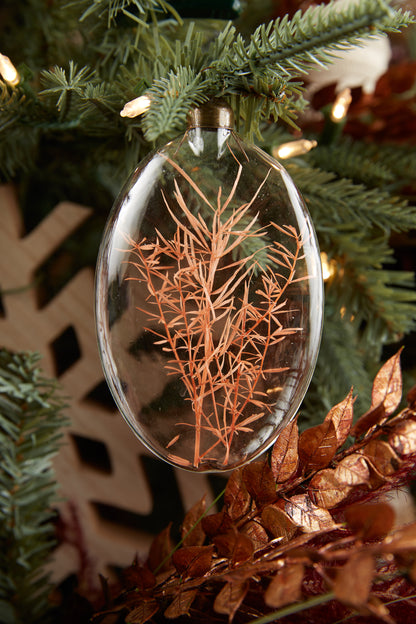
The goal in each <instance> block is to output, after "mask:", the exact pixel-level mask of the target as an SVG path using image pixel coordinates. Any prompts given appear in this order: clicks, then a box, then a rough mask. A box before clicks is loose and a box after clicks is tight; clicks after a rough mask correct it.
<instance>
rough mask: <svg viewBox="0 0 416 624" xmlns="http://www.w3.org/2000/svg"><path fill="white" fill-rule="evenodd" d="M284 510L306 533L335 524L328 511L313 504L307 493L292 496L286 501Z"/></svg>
mask: <svg viewBox="0 0 416 624" xmlns="http://www.w3.org/2000/svg"><path fill="white" fill-rule="evenodd" d="M285 512H286V513H287V515H288V516H289V517H290V518H291V519H292V520H293V522H294V523H295V524H297V525H298V526H299V527H301V528H302V530H303V531H305V532H306V533H313V532H314V531H320V530H321V529H332V528H334V527H335V526H336V524H335V522H334V520H333V518H332V516H331V514H330V513H329V511H328V510H327V509H322V507H317V506H316V505H314V503H313V502H312V501H311V499H310V497H309V496H308V495H307V494H297V495H296V496H292V497H291V498H290V499H289V500H288V501H286V504H285Z"/></svg>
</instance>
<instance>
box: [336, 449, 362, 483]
mask: <svg viewBox="0 0 416 624" xmlns="http://www.w3.org/2000/svg"><path fill="white" fill-rule="evenodd" d="M335 478H336V479H337V481H338V482H339V483H341V484H343V485H350V486H356V485H364V484H366V483H368V481H369V479H370V469H369V467H368V463H367V461H366V459H365V457H364V456H363V455H362V454H360V453H358V452H357V453H352V455H347V456H346V457H344V458H343V459H342V460H341V461H340V462H339V463H338V465H337V467H336V468H335Z"/></svg>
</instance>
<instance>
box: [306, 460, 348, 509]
mask: <svg viewBox="0 0 416 624" xmlns="http://www.w3.org/2000/svg"><path fill="white" fill-rule="evenodd" d="M350 492H351V486H349V485H346V484H345V483H340V482H339V481H338V479H337V477H336V471H335V470H334V469H333V468H325V469H324V470H320V471H319V472H317V473H316V474H315V475H314V476H313V477H312V479H311V480H310V482H309V496H310V497H311V500H312V502H313V503H315V505H317V506H318V507H324V508H325V509H332V508H333V507H336V506H337V505H339V503H341V502H342V501H343V500H344V499H345V498H346V497H347V496H348V494H349V493H350Z"/></svg>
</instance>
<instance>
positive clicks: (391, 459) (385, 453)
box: [362, 440, 400, 477]
mask: <svg viewBox="0 0 416 624" xmlns="http://www.w3.org/2000/svg"><path fill="white" fill-rule="evenodd" d="M362 453H363V454H364V455H365V457H367V458H368V459H369V460H370V461H371V465H372V466H373V467H374V468H375V469H376V470H377V472H379V473H380V474H381V475H382V476H383V477H384V476H387V477H388V476H390V475H392V474H394V473H395V472H396V471H397V469H398V467H399V463H400V460H399V458H398V457H397V455H396V453H395V452H394V450H393V449H392V447H391V446H390V444H387V442H384V441H383V440H371V441H370V442H369V443H368V444H367V445H366V446H365V447H364V448H363V449H362Z"/></svg>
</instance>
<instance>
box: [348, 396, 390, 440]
mask: <svg viewBox="0 0 416 624" xmlns="http://www.w3.org/2000/svg"><path fill="white" fill-rule="evenodd" d="M385 420H386V410H385V408H384V405H383V403H380V404H379V405H377V406H376V407H373V408H371V409H369V410H368V412H366V413H365V414H363V415H362V416H361V418H359V419H358V420H357V422H356V423H355V425H354V427H353V428H352V429H351V434H352V435H353V436H354V437H356V438H360V437H361V436H363V435H364V436H365V435H368V434H369V433H371V432H372V430H373V429H374V427H376V426H377V425H381V424H382V423H384V422H385Z"/></svg>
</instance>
